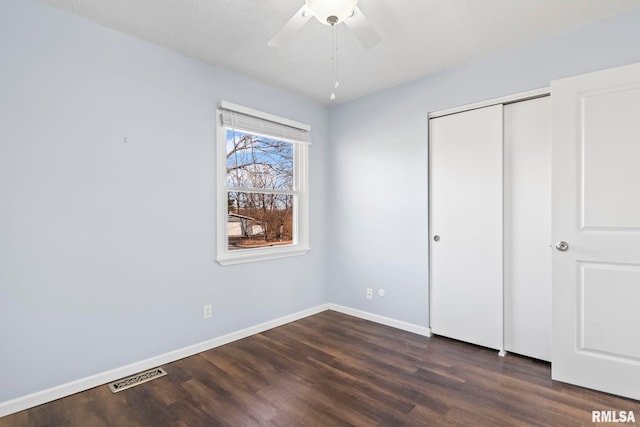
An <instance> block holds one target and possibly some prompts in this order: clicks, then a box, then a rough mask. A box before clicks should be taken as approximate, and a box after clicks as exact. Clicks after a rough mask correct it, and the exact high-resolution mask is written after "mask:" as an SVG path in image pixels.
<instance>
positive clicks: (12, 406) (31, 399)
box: [0, 304, 329, 417]
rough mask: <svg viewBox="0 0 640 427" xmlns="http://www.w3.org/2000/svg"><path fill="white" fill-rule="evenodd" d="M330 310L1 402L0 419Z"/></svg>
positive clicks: (307, 313) (282, 320) (302, 313)
mask: <svg viewBox="0 0 640 427" xmlns="http://www.w3.org/2000/svg"><path fill="white" fill-rule="evenodd" d="M328 309H329V304H322V305H319V306H317V307H312V308H310V309H307V310H303V311H300V312H298V313H294V314H290V315H288V316H284V317H280V318H278V319H274V320H270V321H268V322H264V323H261V324H259V325H255V326H251V327H249V328H246V329H242V330H240V331H236V332H232V333H230V334H227V335H223V336H221V337H218V338H213V339H211V340H207V341H203V342H201V343H198V344H194V345H191V346H188V347H184V348H181V349H178V350H174V351H170V352H168V353H164V354H161V355H159V356H155V357H151V358H149V359H145V360H141V361H140V362H136V363H132V364H130V365H126V366H122V367H119V368H116V369H112V370H110V371H106V372H102V373H99V374H96V375H92V376H90V377H86V378H81V379H79V380H77V381H72V382H69V383H66V384H62V385H59V386H56V387H52V388H49V389H46V390H42V391H39V392H36V393H33V394H29V395H26V396H22V397H18V398H16V399H13V400H8V401H5V402H0V417H4V416H6V415H10V414H13V413H16V412H19V411H23V410H25V409H29V408H33V407H34V406H38V405H42V404H43V403H47V402H51V401H53V400H56V399H60V398H62V397H65V396H70V395H72V394H75V393H78V392H81V391H85V390H89V389H90V388H93V387H97V386H100V385H103V384H107V383H110V382H113V381H115V380H118V379H120V378H124V377H127V376H130V375H133V374H136V373H138V372H141V371H146V370H148V369H152V368H155V367H158V366H160V365H165V364H167V363H171V362H175V361H176V360H180V359H184V358H185V357H189V356H193V355H194V354H198V353H201V352H203V351H207V350H211V349H212V348H216V347H219V346H221V345H225V344H228V343H230V342H233V341H237V340H240V339H243V338H246V337H249V336H251V335H255V334H259V333H261V332H264V331H267V330H269V329H273V328H276V327H278V326H282V325H285V324H287V323H290V322H294V321H296V320H300V319H303V318H305V317H308V316H312V315H314V314H317V313H320V312H322V311H326V310H328Z"/></svg>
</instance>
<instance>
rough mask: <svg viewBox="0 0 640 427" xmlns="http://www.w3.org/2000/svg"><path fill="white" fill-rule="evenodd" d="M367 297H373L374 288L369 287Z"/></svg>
mask: <svg viewBox="0 0 640 427" xmlns="http://www.w3.org/2000/svg"><path fill="white" fill-rule="evenodd" d="M367 299H373V288H367Z"/></svg>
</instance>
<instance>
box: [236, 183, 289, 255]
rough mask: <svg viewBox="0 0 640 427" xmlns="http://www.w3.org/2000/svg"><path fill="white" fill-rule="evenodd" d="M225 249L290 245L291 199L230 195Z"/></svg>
mask: <svg viewBox="0 0 640 427" xmlns="http://www.w3.org/2000/svg"><path fill="white" fill-rule="evenodd" d="M227 194H228V200H227V206H228V219H227V234H228V236H229V241H228V249H229V250H230V251H231V250H237V249H251V248H260V247H265V246H276V245H291V244H293V243H294V242H293V200H294V199H293V196H292V195H291V194H264V193H245V192H239V191H230V192H228V193H227Z"/></svg>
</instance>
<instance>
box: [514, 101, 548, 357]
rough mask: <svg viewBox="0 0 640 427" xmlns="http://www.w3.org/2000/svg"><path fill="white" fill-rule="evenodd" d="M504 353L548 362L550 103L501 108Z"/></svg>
mask: <svg viewBox="0 0 640 427" xmlns="http://www.w3.org/2000/svg"><path fill="white" fill-rule="evenodd" d="M504 184H505V185H504V208H505V215H504V218H505V229H504V230H505V231H504V234H505V246H504V252H505V275H504V285H505V286H504V292H505V293H504V300H505V306H504V308H505V336H504V342H505V349H506V350H508V351H511V352H514V353H518V354H523V355H526V356H531V357H535V358H537V359H542V360H548V361H549V360H551V248H550V247H549V244H550V242H551V135H550V119H549V97H545V98H538V99H533V100H528V101H522V102H517V103H514V104H509V105H505V106H504Z"/></svg>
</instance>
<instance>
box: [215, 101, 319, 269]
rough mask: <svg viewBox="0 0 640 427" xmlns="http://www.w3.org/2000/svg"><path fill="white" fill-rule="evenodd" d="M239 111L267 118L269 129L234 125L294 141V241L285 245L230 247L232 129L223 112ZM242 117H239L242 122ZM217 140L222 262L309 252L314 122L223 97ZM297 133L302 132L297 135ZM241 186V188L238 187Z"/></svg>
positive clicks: (258, 118) (241, 114) (219, 256)
mask: <svg viewBox="0 0 640 427" xmlns="http://www.w3.org/2000/svg"><path fill="white" fill-rule="evenodd" d="M229 113H231V114H235V115H238V116H239V117H244V118H246V119H248V120H250V121H254V119H255V121H254V123H258V124H259V123H260V121H263V123H264V124H265V129H267V130H266V131H263V132H256V131H255V129H243V127H242V125H241V124H238V125H237V126H236V125H235V124H234V129H235V130H238V131H242V132H247V133H251V134H257V135H263V136H267V137H271V138H275V139H279V140H283V141H287V142H291V143H293V152H294V154H293V170H294V188H293V194H294V209H293V223H294V227H293V230H292V234H293V244H291V245H283V246H278V245H276V246H269V247H260V248H252V249H237V250H232V251H230V250H229V246H228V245H229V236H228V226H227V221H228V215H229V213H228V205H227V192H228V191H233V190H234V189H232V188H228V187H227V164H226V157H227V142H226V141H227V138H226V131H227V129H229V127H228V126H227V125H225V124H224V123H223V119H222V117H223V114H229ZM241 121H242V120H238V122H241ZM216 123H217V141H216V187H217V218H216V222H217V256H216V260H217V261H218V263H220V264H221V265H231V264H239V263H246V262H253V261H264V260H270V259H277V258H284V257H290V256H298V255H304V254H306V253H307V252H309V250H310V248H309V196H308V167H309V145H311V142H310V140H311V126H309V125H307V124H304V123H299V122H296V121H293V120H289V119H286V118H282V117H278V116H274V115H272V114H269V113H264V112H262V111H258V110H254V109H251V108H248V107H243V106H241V105H237V104H233V103H231V102H228V101H224V100H223V101H220V105H219V108H218V110H217V112H216ZM296 135H302V137H297V136H296ZM236 190H237V189H236Z"/></svg>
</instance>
